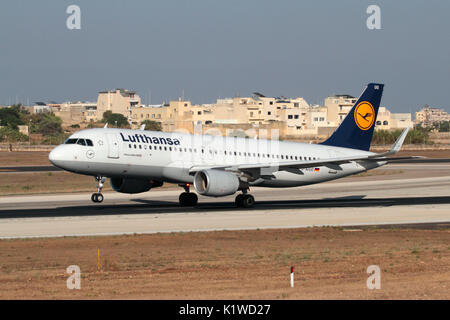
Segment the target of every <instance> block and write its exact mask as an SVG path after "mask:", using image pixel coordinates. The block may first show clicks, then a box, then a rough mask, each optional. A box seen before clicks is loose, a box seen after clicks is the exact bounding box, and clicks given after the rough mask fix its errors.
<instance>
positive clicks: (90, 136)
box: [49, 83, 431, 208]
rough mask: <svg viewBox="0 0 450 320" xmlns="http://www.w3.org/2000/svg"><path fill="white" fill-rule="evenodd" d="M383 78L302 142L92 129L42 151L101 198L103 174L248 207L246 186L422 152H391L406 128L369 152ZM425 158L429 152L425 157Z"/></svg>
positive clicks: (350, 169) (337, 173) (306, 181)
mask: <svg viewBox="0 0 450 320" xmlns="http://www.w3.org/2000/svg"><path fill="white" fill-rule="evenodd" d="M383 88H384V85H383V84H381V83H369V84H368V85H367V87H366V88H365V89H364V91H363V93H362V94H361V96H360V97H359V99H358V100H357V101H356V103H355V104H354V106H353V107H352V109H351V111H350V112H349V113H348V114H347V116H346V117H345V119H344V120H343V121H342V123H341V124H340V126H339V127H338V128H337V129H336V130H335V131H334V133H333V134H332V135H331V136H330V137H329V138H328V139H327V140H325V141H324V142H322V143H320V144H307V143H297V142H288V141H279V140H266V139H248V138H239V137H223V136H214V135H205V134H202V135H196V134H194V135H192V134H187V133H177V132H172V133H168V132H157V131H145V130H143V129H144V128H143V127H141V128H140V130H129V129H121V128H107V125H105V127H104V128H94V129H86V130H81V131H78V132H76V133H74V134H72V135H71V136H70V137H69V138H68V139H67V140H66V141H65V142H64V143H63V144H61V145H59V146H57V147H56V148H54V149H53V150H52V151H51V152H50V154H49V160H50V162H51V163H52V164H53V165H55V166H56V167H59V168H62V169H64V170H67V171H70V172H74V173H77V174H83V175H90V176H94V177H95V179H96V181H97V192H95V193H93V194H92V196H91V200H92V201H93V202H95V203H100V202H102V201H103V199H104V197H103V195H102V193H101V190H102V188H103V185H104V183H105V181H106V179H107V178H109V179H110V184H111V186H112V188H113V190H115V191H117V192H121V193H128V194H135V193H141V192H147V191H149V190H151V189H153V188H157V187H161V186H162V185H163V183H164V182H169V183H175V184H178V185H179V186H180V187H182V188H184V192H183V193H181V194H180V196H179V203H180V205H181V206H196V205H197V203H198V196H197V195H196V193H194V192H191V191H190V188H191V186H192V185H193V187H194V189H195V191H196V192H197V193H198V194H200V195H203V196H209V197H223V196H228V195H233V194H236V193H238V195H237V196H236V198H235V204H236V206H238V207H244V208H250V207H252V206H253V205H254V203H255V199H254V197H253V196H252V195H251V194H250V193H249V190H250V188H251V187H268V188H285V187H297V186H304V185H310V184H315V183H321V182H325V181H330V180H335V179H339V178H343V177H347V176H350V175H354V174H358V173H361V172H364V171H367V170H371V169H375V168H378V167H381V166H383V165H385V164H387V163H390V162H399V161H402V160H404V161H406V162H407V161H408V160H417V159H418V158H421V157H397V158H389V157H388V156H390V155H393V154H395V153H397V152H398V151H399V150H400V148H401V146H402V144H403V142H404V140H405V138H406V135H407V133H408V130H409V128H406V129H405V130H404V131H403V132H402V134H401V135H400V136H399V138H398V139H397V141H396V142H395V143H394V145H393V146H392V148H391V150H389V151H388V152H384V153H378V154H377V153H373V152H370V151H369V148H370V143H371V140H372V136H373V131H374V127H375V119H376V117H377V113H378V108H379V106H380V101H381V96H382V93H383ZM430 160H431V159H430Z"/></svg>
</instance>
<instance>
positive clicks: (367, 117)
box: [354, 101, 375, 131]
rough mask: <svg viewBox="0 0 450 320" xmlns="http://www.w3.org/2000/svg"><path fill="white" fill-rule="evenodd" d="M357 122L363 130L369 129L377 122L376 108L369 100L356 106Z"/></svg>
mask: <svg viewBox="0 0 450 320" xmlns="http://www.w3.org/2000/svg"><path fill="white" fill-rule="evenodd" d="M354 116H355V122H356V125H357V126H358V128H360V129H361V130H364V131H365V130H369V129H370V128H371V127H372V125H373V123H374V122H375V110H374V108H373V106H372V104H371V103H370V102H368V101H362V102H360V103H358V105H357V106H356V108H355V114H354Z"/></svg>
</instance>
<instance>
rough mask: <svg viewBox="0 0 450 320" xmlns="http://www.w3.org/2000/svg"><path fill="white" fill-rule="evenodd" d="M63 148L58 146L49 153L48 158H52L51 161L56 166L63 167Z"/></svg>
mask: <svg viewBox="0 0 450 320" xmlns="http://www.w3.org/2000/svg"><path fill="white" fill-rule="evenodd" d="M63 149H64V148H63V147H62V146H58V147H56V148H55V149H53V150H52V151H51V152H50V153H49V155H48V160H50V162H51V163H52V164H53V165H54V166H57V167H60V168H62V164H63V162H64V160H65V154H64V150H63Z"/></svg>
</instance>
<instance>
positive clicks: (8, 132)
mask: <svg viewBox="0 0 450 320" xmlns="http://www.w3.org/2000/svg"><path fill="white" fill-rule="evenodd" d="M27 140H28V137H27V136H26V135H24V134H22V133H20V132H19V131H18V130H15V129H13V128H11V127H3V128H0V141H8V142H21V141H27Z"/></svg>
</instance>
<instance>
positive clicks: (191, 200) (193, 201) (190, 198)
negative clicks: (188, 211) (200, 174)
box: [178, 183, 198, 207]
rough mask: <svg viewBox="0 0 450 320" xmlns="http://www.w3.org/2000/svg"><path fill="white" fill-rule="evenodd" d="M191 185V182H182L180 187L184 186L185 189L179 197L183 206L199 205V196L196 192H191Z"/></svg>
mask: <svg viewBox="0 0 450 320" xmlns="http://www.w3.org/2000/svg"><path fill="white" fill-rule="evenodd" d="M190 186H191V184H190V183H185V184H180V187H183V188H184V191H185V192H183V193H182V194H180V197H179V198H178V200H179V202H180V205H181V206H183V207H195V206H196V205H197V202H198V197H197V195H196V194H195V193H193V192H189V188H190Z"/></svg>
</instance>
